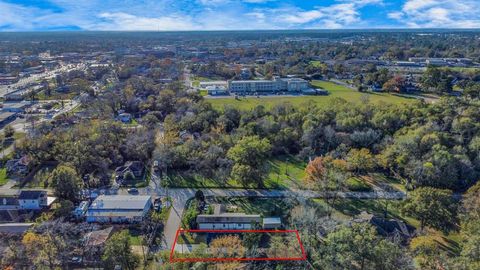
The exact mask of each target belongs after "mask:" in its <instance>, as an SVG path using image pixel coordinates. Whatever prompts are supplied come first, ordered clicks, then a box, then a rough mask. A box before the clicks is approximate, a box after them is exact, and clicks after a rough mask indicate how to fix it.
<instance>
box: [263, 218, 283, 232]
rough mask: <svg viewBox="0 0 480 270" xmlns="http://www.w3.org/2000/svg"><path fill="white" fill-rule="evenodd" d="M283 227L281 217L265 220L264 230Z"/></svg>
mask: <svg viewBox="0 0 480 270" xmlns="http://www.w3.org/2000/svg"><path fill="white" fill-rule="evenodd" d="M281 226H282V220H281V219H280V218H279V217H266V218H264V219H263V228H264V229H278V228H280V227H281Z"/></svg>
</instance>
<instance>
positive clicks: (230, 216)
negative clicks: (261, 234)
mask: <svg viewBox="0 0 480 270" xmlns="http://www.w3.org/2000/svg"><path fill="white" fill-rule="evenodd" d="M224 210H225V207H224V206H223V205H221V204H215V205H214V211H213V215H198V216H197V220H196V221H197V224H198V228H199V229H200V230H249V229H252V228H253V225H254V224H260V223H261V222H262V218H261V217H260V215H247V214H245V213H225V212H224Z"/></svg>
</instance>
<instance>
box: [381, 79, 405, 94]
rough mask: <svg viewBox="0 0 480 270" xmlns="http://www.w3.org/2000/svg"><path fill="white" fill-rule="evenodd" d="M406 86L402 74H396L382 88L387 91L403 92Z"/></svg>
mask: <svg viewBox="0 0 480 270" xmlns="http://www.w3.org/2000/svg"><path fill="white" fill-rule="evenodd" d="M404 88H405V79H404V78H403V77H400V76H395V77H393V78H391V79H390V80H388V81H387V82H386V83H384V84H383V87H382V89H383V90H384V91H387V92H397V93H400V92H403V91H404Z"/></svg>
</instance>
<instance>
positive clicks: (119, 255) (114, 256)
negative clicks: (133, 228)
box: [102, 230, 139, 270]
mask: <svg viewBox="0 0 480 270" xmlns="http://www.w3.org/2000/svg"><path fill="white" fill-rule="evenodd" d="M102 260H103V261H104V263H105V267H106V268H107V269H114V268H115V265H120V266H121V267H122V269H127V270H133V269H135V268H136V266H137V265H138V263H139V259H138V258H137V257H136V256H135V255H134V254H133V253H132V249H131V246H130V239H129V237H128V231H127V230H123V231H120V232H117V233H114V234H113V235H112V237H110V239H108V240H107V242H106V244H105V250H104V252H103V256H102Z"/></svg>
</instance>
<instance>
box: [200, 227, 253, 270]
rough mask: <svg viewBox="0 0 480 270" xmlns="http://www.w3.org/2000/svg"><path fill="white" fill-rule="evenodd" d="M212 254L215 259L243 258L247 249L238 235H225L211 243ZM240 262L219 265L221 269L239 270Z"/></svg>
mask: <svg viewBox="0 0 480 270" xmlns="http://www.w3.org/2000/svg"><path fill="white" fill-rule="evenodd" d="M209 248H210V252H211V253H212V255H213V257H214V258H242V257H243V256H245V252H246V249H245V247H244V246H243V244H242V240H241V239H240V237H238V235H225V236H220V237H218V238H215V239H213V240H212V242H211V243H210V247H209ZM239 266H240V263H239V262H229V263H223V264H219V269H222V270H223V269H224V270H227V269H237V268H238V267H239Z"/></svg>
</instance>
